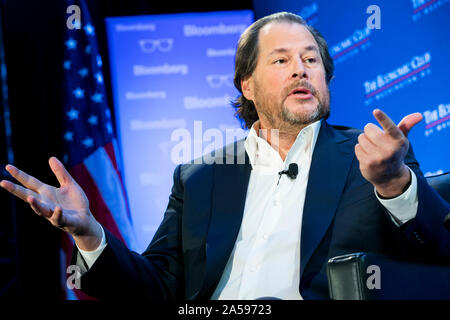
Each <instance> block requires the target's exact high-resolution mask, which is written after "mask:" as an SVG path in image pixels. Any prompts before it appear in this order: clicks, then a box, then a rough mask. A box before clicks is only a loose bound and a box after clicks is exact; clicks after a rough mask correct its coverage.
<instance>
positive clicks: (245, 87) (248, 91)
mask: <svg viewBox="0 0 450 320" xmlns="http://www.w3.org/2000/svg"><path fill="white" fill-rule="evenodd" d="M241 88H242V95H243V96H244V97H245V99H247V100H252V101H254V100H255V94H254V84H253V77H252V76H248V77H247V78H246V79H245V80H241Z"/></svg>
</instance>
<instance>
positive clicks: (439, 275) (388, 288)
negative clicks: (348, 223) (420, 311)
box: [327, 172, 450, 300]
mask: <svg viewBox="0 0 450 320" xmlns="http://www.w3.org/2000/svg"><path fill="white" fill-rule="evenodd" d="M427 181H428V183H429V184H430V185H431V186H432V187H433V188H434V189H435V190H436V191H437V192H438V193H439V194H440V195H441V196H442V197H443V198H444V199H445V200H446V201H447V202H449V203H450V173H449V172H448V173H444V174H441V175H437V176H431V177H427ZM448 220H450V219H448ZM443 223H444V221H443ZM447 224H448V225H450V221H447ZM447 228H448V229H449V232H450V226H447ZM406 268H407V269H408V272H404V270H405V269H406ZM327 275H328V287H329V292H330V297H331V298H332V299H335V300H377V299H381V300H392V299H395V300H409V299H423V300H425V299H433V300H442V299H445V300H450V265H447V264H445V265H437V264H428V263H423V262H416V261H405V260H400V259H397V258H393V257H389V256H382V255H376V254H372V253H366V252H357V253H352V254H348V255H344V256H339V257H334V258H332V259H330V260H329V261H328V265H327Z"/></svg>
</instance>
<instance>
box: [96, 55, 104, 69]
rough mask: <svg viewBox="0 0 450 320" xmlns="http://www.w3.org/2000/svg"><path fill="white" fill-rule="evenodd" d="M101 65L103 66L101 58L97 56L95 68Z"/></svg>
mask: <svg viewBox="0 0 450 320" xmlns="http://www.w3.org/2000/svg"><path fill="white" fill-rule="evenodd" d="M102 65H103V62H102V57H100V55H97V66H98V67H101V66H102Z"/></svg>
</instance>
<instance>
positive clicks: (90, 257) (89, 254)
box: [75, 223, 107, 270]
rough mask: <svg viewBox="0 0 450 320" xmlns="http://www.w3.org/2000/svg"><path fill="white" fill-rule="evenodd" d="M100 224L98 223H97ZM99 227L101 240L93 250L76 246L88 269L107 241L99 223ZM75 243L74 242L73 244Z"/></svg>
mask: <svg viewBox="0 0 450 320" xmlns="http://www.w3.org/2000/svg"><path fill="white" fill-rule="evenodd" d="M99 225H100V223H99ZM100 228H101V229H102V241H101V242H100V245H99V246H98V248H97V249H95V250H94V251H85V250H81V249H80V248H78V246H77V248H78V251H79V252H80V254H81V256H82V257H83V259H84V261H85V262H86V265H87V267H88V270H89V269H90V268H91V267H92V265H93V264H94V263H95V261H96V260H97V259H98V257H99V256H100V254H101V253H102V252H103V250H104V249H105V247H106V245H107V243H106V236H105V230H103V227H102V226H101V225H100ZM75 245H76V244H75Z"/></svg>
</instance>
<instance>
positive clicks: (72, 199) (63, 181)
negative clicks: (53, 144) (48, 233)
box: [0, 157, 92, 236]
mask: <svg viewBox="0 0 450 320" xmlns="http://www.w3.org/2000/svg"><path fill="white" fill-rule="evenodd" d="M49 164H50V168H51V169H52V171H53V173H54V174H55V176H56V178H57V179H58V182H59V183H60V187H59V188H56V187H53V186H50V185H48V184H45V183H42V182H41V181H39V180H38V179H36V178H34V177H32V176H30V175H28V174H26V173H25V172H23V171H21V170H19V169H17V168H16V167H14V166H12V165H8V166H6V170H7V171H8V172H9V173H10V174H11V175H12V176H13V177H14V178H15V179H16V180H17V181H19V182H20V183H21V184H22V185H23V186H24V187H22V186H20V185H17V184H15V183H12V182H10V181H6V180H3V181H2V182H1V183H0V185H1V186H2V187H3V188H4V189H6V190H8V191H9V192H11V193H12V194H14V195H15V196H17V197H18V198H20V199H22V200H23V201H25V202H27V203H29V204H30V206H31V208H32V209H33V210H34V212H36V213H37V214H38V215H40V216H43V217H45V218H46V219H47V220H49V221H50V223H51V224H52V225H54V226H56V227H58V228H60V229H62V230H64V231H66V232H69V233H70V234H72V235H74V236H76V235H83V234H85V233H87V232H88V230H87V229H88V227H89V224H90V222H91V221H92V215H91V213H90V211H89V201H88V199H87V197H86V194H85V193H84V191H83V190H82V189H81V187H80V186H79V185H78V184H77V183H76V181H75V180H74V179H73V178H72V177H71V176H70V174H69V173H68V172H67V170H66V169H65V168H64V166H63V164H62V163H61V162H60V161H59V160H58V159H56V158H54V157H52V158H50V160H49Z"/></svg>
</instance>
